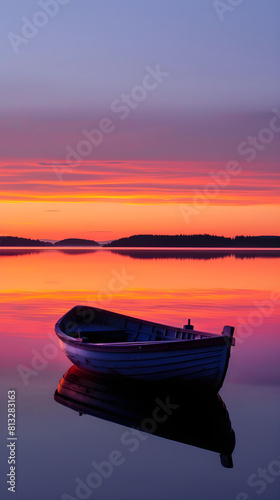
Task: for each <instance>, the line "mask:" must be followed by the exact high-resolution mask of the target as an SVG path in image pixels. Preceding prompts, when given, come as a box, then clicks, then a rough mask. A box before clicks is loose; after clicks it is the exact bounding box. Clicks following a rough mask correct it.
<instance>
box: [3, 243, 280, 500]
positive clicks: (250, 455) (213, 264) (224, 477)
mask: <svg viewBox="0 0 280 500" xmlns="http://www.w3.org/2000/svg"><path fill="white" fill-rule="evenodd" d="M0 266H1V302H2V317H1V339H2V349H1V352H2V360H1V401H2V402H4V404H2V407H3V408H4V411H2V412H1V430H2V431H3V432H2V446H1V464H2V467H1V470H2V472H1V475H2V478H4V480H2V482H1V486H0V488H1V498H11V493H9V492H8V491H7V489H6V486H5V479H6V478H5V474H6V473H7V472H8V464H7V459H8V454H7V453H8V452H7V450H8V449H7V448H6V443H7V441H6V438H7V437H8V436H7V430H6V429H7V414H6V409H5V408H6V400H7V391H8V390H10V389H15V390H16V397H17V430H16V434H17V437H18V440H17V455H16V458H17V462H16V473H17V489H16V498H18V499H19V500H35V499H36V500H37V499H38V498H40V499H41V500H49V499H50V498H51V499H55V498H57V499H61V498H62V499H64V500H67V499H68V500H69V498H70V499H71V498H72V499H73V498H78V497H77V495H76V493H77V492H76V493H75V489H76V487H77V485H78V483H79V484H82V483H83V482H85V481H86V479H87V478H88V476H89V475H90V474H91V473H93V472H94V471H95V472H96V469H94V466H93V465H92V463H93V462H94V463H95V464H100V463H102V462H104V461H105V462H108V460H109V457H111V458H112V457H114V458H115V460H116V463H117V461H118V460H117V457H119V462H122V463H119V465H114V467H113V469H112V471H110V470H109V472H108V471H107V475H108V477H106V478H105V477H103V479H102V482H101V484H100V485H99V486H98V487H94V488H92V491H89V490H85V491H83V492H82V491H80V493H83V494H84V497H83V498H90V499H91V498H92V499H93V498H97V499H101V500H103V499H104V500H105V499H106V500H108V499H109V500H130V499H131V498H133V499H134V500H138V499H139V500H144V499H145V500H146V499H147V500H158V499H161V500H165V499H166V500H167V499H168V500H169V499H170V498H176V499H177V500H183V499H185V498H190V499H191V500H192V499H196V498H197V499H202V500H204V499H208V498H215V499H216V500H224V499H238V500H241V499H242V500H243V497H244V500H245V498H247V499H248V498H250V499H257V498H259V496H260V494H261V498H263V499H264V500H265V499H267V500H276V499H277V500H278V498H279V493H280V439H279V438H280V429H279V427H280V426H279V421H280V399H279V393H280V391H279V383H280V364H279V357H280V335H279V303H280V294H279V293H277V292H278V290H279V275H280V273H279V268H280V259H279V254H278V253H277V252H272V253H269V252H261V251H257V252H254V251H248V252H247V253H246V252H244V251H243V252H242V254H236V253H234V252H232V251H229V250H224V251H221V250H219V251H213V249H211V251H210V250H209V251H207V250H204V251H198V250H193V249H192V251H189V250H187V251H183V250H182V249H180V250H170V249H168V250H166V249H165V250H157V251H148V250H141V251H140V250H137V251H136V250H132V249H126V250H119V249H118V250H112V251H110V250H98V251H89V250H85V251H83V250H80V249H79V250H67V249H64V250H62V251H60V250H53V249H52V250H41V249H40V250H38V249H29V250H22V249H21V250H17V249H10V250H4V249H2V250H1V252H0ZM76 304H86V305H95V306H98V307H103V308H106V309H109V310H112V311H117V312H121V313H124V314H129V315H135V316H138V317H140V318H145V319H148V320H152V321H153V320H154V321H158V322H163V323H167V324H171V325H176V326H182V325H183V324H185V323H186V322H187V319H188V318H191V321H192V323H193V324H194V326H195V328H196V329H199V330H206V331H212V332H215V333H220V332H221V331H222V328H223V326H224V325H226V324H229V325H233V326H235V327H236V333H235V337H236V339H237V342H236V346H235V347H234V348H233V349H232V356H231V359H230V364H229V369H228V373H227V376H226V380H225V383H224V386H223V387H222V389H221V391H220V395H221V397H222V399H223V401H224V403H225V404H226V407H227V410H228V412H229V416H230V420H231V423H232V427H233V429H234V431H235V434H236V446H235V450H234V452H233V462H234V467H233V469H226V468H224V467H222V466H221V463H220V460H219V456H218V454H217V453H215V452H213V451H209V450H205V449H201V448H199V447H196V446H194V445H188V444H184V443H182V442H176V441H172V440H168V439H164V438H162V437H159V436H157V435H148V437H147V436H145V435H144V434H141V433H139V434H138V435H137V436H134V439H135V440H136V441H137V443H138V445H136V441H135V442H134V443H135V450H134V451H130V449H131V448H132V445H131V446H128V445H125V444H123V434H124V432H126V431H127V429H128V428H127V427H124V426H122V425H120V424H119V423H114V422H110V421H108V420H104V419H101V418H97V417H96V416H92V415H84V416H82V417H79V415H78V413H77V412H76V411H74V410H73V409H71V408H67V407H65V406H63V405H61V404H58V402H56V401H55V400H54V392H55V390H56V389H57V387H58V384H59V381H60V380H61V378H62V376H63V374H64V373H65V372H67V370H68V369H69V368H70V367H71V363H70V362H69V361H68V360H67V358H65V356H64V354H63V353H62V352H61V351H60V349H59V348H58V346H57V342H56V337H55V335H54V333H53V328H54V323H55V322H56V320H57V319H58V318H59V317H60V316H61V315H62V314H64V313H65V312H66V311H67V310H68V309H70V307H72V306H74V305H76ZM186 397H187V395H186ZM209 411H210V410H209V408H208V409H207V407H206V409H204V410H203V409H202V410H201V413H204V415H203V416H204V419H205V423H207V422H209V419H210V418H211V415H210V412H209ZM186 425H188V432H187V433H189V427H190V423H189V421H188V422H186ZM141 436H142V437H141ZM143 436H144V437H143ZM114 451H116V452H119V453H120V454H121V455H117V454H115V455H114V454H113V455H112V452H114ZM121 457H122V458H123V459H124V460H123V461H122V460H121ZM104 467H105V465H104ZM105 469H106V467H105ZM105 469H104V470H105ZM264 469H265V470H266V473H263V472H262V471H263V470H264ZM104 474H105V473H104ZM105 475H106V474H105ZM260 476H262V477H260ZM91 477H92V481H94V479H93V478H94V477H95V479H96V481H97V476H91ZM2 478H1V479H2ZM81 481H82V483H81ZM93 484H94V483H93ZM96 484H97V483H96ZM95 486H96V485H95ZM241 493H243V494H244V495H243V497H242V495H241ZM67 495H68V496H67ZM238 495H239V496H238ZM246 495H247V496H246Z"/></svg>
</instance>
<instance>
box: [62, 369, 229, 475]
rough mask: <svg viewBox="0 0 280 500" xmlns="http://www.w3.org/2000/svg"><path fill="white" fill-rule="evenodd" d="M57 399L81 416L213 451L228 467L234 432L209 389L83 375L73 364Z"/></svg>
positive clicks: (197, 386)
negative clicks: (84, 415)
mask: <svg viewBox="0 0 280 500" xmlns="http://www.w3.org/2000/svg"><path fill="white" fill-rule="evenodd" d="M54 399H55V401H57V402H58V403H60V404H62V405H64V406H67V407H69V408H71V409H72V410H75V411H77V412H78V413H79V414H80V415H83V414H87V415H92V416H94V417H98V418H102V419H104V420H109V421H111V422H116V423H118V424H121V425H125V426H128V427H133V428H137V429H139V430H141V431H143V432H146V433H151V434H155V435H157V436H160V437H163V438H166V439H171V440H174V441H179V442H181V443H185V444H189V445H192V446H197V447H199V448H204V449H206V450H211V451H214V452H218V453H219V454H220V458H221V463H222V465H223V466H224V467H228V468H231V467H233V463H232V456H231V455H232V452H233V450H234V447H235V433H234V431H233V429H232V427H231V421H230V418H229V414H228V411H227V409H226V406H225V404H224V402H223V401H222V399H221V397H220V396H219V394H216V392H215V391H214V390H212V389H211V388H209V387H205V386H202V385H198V384H196V385H194V384H190V382H188V383H186V382H183V381H178V380H177V381H176V382H174V381H173V382H172V381H168V382H166V381H164V382H156V383H151V382H146V381H141V382H140V381H135V380H133V381H132V380H129V379H127V380H126V379H124V378H121V379H120V377H112V378H108V376H107V377H101V376H96V375H92V374H88V373H85V372H83V371H81V370H79V369H78V368H77V367H75V366H74V365H73V366H71V368H70V369H69V370H68V371H67V372H66V373H65V374H64V375H63V377H62V379H61V380H60V382H59V385H58V388H57V390H56V391H55V394H54Z"/></svg>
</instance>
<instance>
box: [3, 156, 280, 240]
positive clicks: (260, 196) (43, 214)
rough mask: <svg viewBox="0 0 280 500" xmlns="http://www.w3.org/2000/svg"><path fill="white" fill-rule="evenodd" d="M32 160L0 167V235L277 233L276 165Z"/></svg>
mask: <svg viewBox="0 0 280 500" xmlns="http://www.w3.org/2000/svg"><path fill="white" fill-rule="evenodd" d="M265 167H266V169H265V168H264V165H262V164H256V165H250V169H249V168H248V166H247V165H246V166H244V165H243V164H242V165H241V164H238V163H236V166H235V169H234V170H233V171H230V170H229V169H228V168H227V164H225V163H222V162H216V163H215V162H147V161H146V162H144V161H143V162H139V161H138V162H136V161H134V162H132V161H130V162H128V161H122V162H121V161H119V162H118V161H116V162H111V161H108V162H98V163H93V162H90V161H84V162H83V163H82V164H81V165H77V166H69V165H66V166H65V165H61V164H60V165H58V164H54V163H50V162H49V161H42V160H40V161H36V162H34V160H32V161H31V162H27V161H25V162H23V163H19V162H17V163H12V162H10V163H6V164H5V165H2V168H1V200H2V202H1V203H0V217H1V229H0V234H1V235H11V236H21V237H29V238H40V239H53V240H57V239H63V238H68V237H80V238H87V239H95V240H97V241H105V240H110V239H115V238H118V237H122V236H129V235H131V234H137V233H157V234H178V233H183V234H193V233H205V232H207V233H211V234H219V235H225V236H235V235H236V234H245V235H246V234H252V235H258V234H279V222H278V221H279V214H280V210H279V208H280V204H279V186H280V174H279V173H277V169H276V168H275V165H274V164H271V165H266V166H265Z"/></svg>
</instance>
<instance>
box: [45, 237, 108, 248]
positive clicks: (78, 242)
mask: <svg viewBox="0 0 280 500" xmlns="http://www.w3.org/2000/svg"><path fill="white" fill-rule="evenodd" d="M53 246H55V247H99V246H100V244H99V243H97V242H96V241H94V240H83V239H81V238H67V239H66V240H61V241H56V242H55V243H54V244H53Z"/></svg>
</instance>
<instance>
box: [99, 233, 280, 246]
mask: <svg viewBox="0 0 280 500" xmlns="http://www.w3.org/2000/svg"><path fill="white" fill-rule="evenodd" d="M103 246H104V247H146V248H147V247H150V248H192V247H199V248H280V236H235V238H225V237H224V236H211V235H210V234H192V235H184V234H180V235H175V236H170V235H166V236H164V235H163V236H162V235H152V234H138V235H135V236H130V237H128V238H120V239H118V240H115V241H112V242H111V243H107V244H106V245H103Z"/></svg>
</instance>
